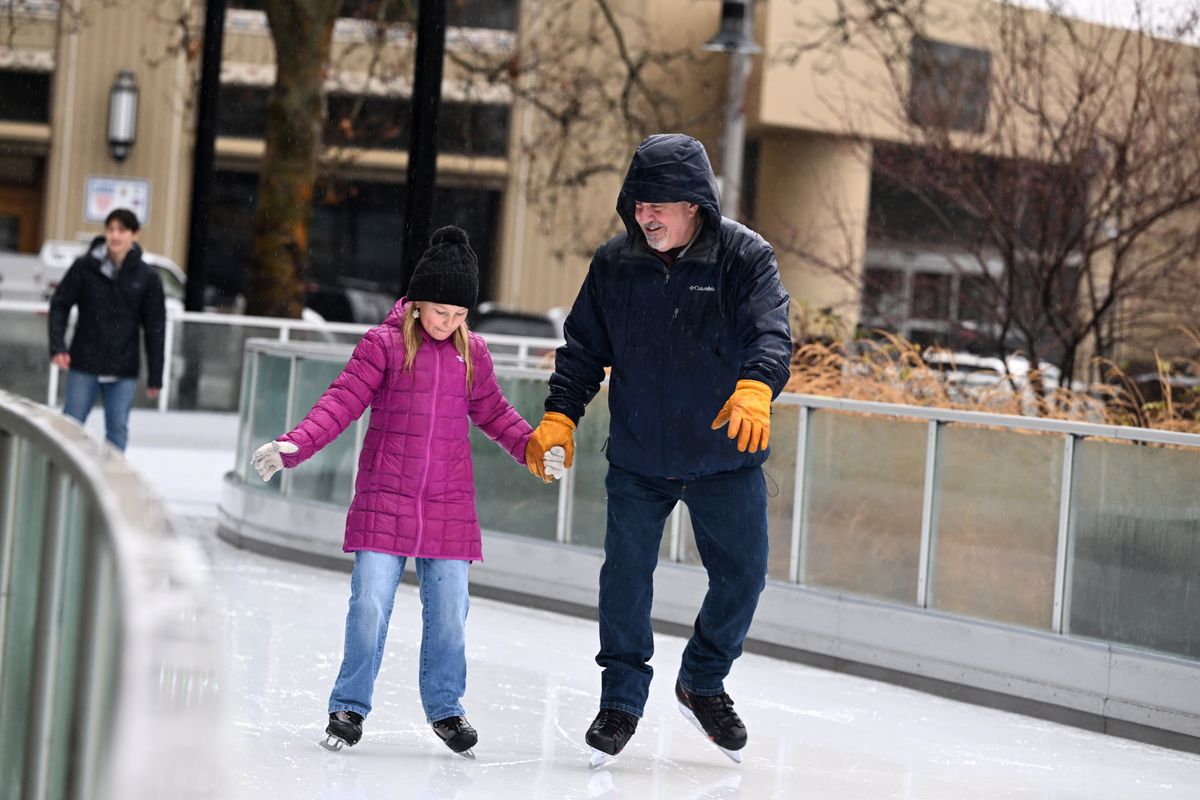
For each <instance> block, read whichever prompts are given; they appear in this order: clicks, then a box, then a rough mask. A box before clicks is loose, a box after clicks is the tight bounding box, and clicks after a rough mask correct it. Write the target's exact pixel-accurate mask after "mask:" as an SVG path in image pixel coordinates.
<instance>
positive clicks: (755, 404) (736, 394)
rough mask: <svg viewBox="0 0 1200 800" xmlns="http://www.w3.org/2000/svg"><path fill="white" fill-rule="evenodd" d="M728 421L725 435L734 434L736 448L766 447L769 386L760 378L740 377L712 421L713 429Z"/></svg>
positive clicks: (769, 402)
mask: <svg viewBox="0 0 1200 800" xmlns="http://www.w3.org/2000/svg"><path fill="white" fill-rule="evenodd" d="M727 422H728V423H729V431H728V436H729V438H730V439H733V438H735V437H736V438H737V449H738V450H739V451H740V452H743V453H744V452H746V448H747V447H748V448H750V452H751V453H757V452H758V451H759V450H766V449H767V442H768V441H770V439H771V387H770V386H767V385H766V384H765V383H763V382H762V381H754V380H740V381H738V382H737V388H735V389H734V390H733V394H731V395H730V396H729V399H728V400H726V401H725V405H724V406H722V407H721V410H720V412H719V413H718V414H717V418H716V419H714V420H713V422H712V429H713V430H714V431H715V430H716V429H717V428H720V427H721V426H722V425H724V424H725V423H727Z"/></svg>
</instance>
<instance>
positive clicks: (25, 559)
mask: <svg viewBox="0 0 1200 800" xmlns="http://www.w3.org/2000/svg"><path fill="white" fill-rule="evenodd" d="M19 447H20V449H21V453H20V456H19V459H18V463H19V464H20V466H19V468H18V473H17V492H16V496H17V497H18V498H20V500H19V502H18V503H17V509H16V524H15V526H14V533H15V536H14V539H13V552H12V566H11V568H10V570H9V574H8V575H7V576H6V577H7V580H8V581H9V584H8V585H7V586H5V587H4V590H5V594H6V597H5V603H4V609H5V620H4V664H3V669H0V706H2V707H3V708H4V713H3V714H0V786H4V787H5V788H6V791H8V790H12V791H15V793H16V794H15V795H13V796H19V795H20V794H21V786H22V782H23V780H24V773H25V753H26V748H27V747H28V746H29V744H30V742H29V732H28V730H27V718H28V716H29V708H30V704H31V703H32V702H33V668H34V664H33V655H34V650H35V644H34V642H35V633H36V631H35V628H36V625H37V605H38V584H39V583H40V578H41V572H42V539H43V536H42V531H43V529H44V527H45V521H46V498H47V493H48V488H49V473H50V464H49V461H48V460H47V458H46V456H45V454H43V453H40V452H38V451H36V450H34V449H33V448H32V447H30V446H29V445H28V444H27V443H25V442H22V443H21V444H20V445H19Z"/></svg>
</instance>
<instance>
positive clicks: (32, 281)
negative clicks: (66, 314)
mask: <svg viewBox="0 0 1200 800" xmlns="http://www.w3.org/2000/svg"><path fill="white" fill-rule="evenodd" d="M87 248H88V242H75V241H69V240H63V239H51V240H48V241H46V242H45V243H44V244H42V249H41V250H40V251H39V252H38V254H37V255H36V256H35V255H30V254H28V253H0V300H23V301H27V302H35V303H44V302H48V301H49V300H50V296H51V295H53V294H54V290H55V289H56V288H58V283H59V281H61V280H62V279H63V276H64V275H66V274H67V270H68V269H70V268H71V265H72V264H74V263H75V259H77V258H79V257H80V256H81V255H83V254H84V253H85V252H87ZM142 260H143V261H144V262H145V263H146V264H148V265H150V266H152V267H154V269H155V271H157V272H158V277H159V279H160V280H161V281H162V285H163V294H165V295H166V298H167V305H168V307H171V306H174V307H176V308H177V309H178V310H180V311H182V310H183V298H184V291H185V285H186V283H187V276H186V275H185V274H184V272H183V270H182V269H180V268H179V265H178V264H176V263H175V262H174V261H172V260H171V259H169V258H167V257H166V256H162V255H159V254H157V253H149V252H143V253H142Z"/></svg>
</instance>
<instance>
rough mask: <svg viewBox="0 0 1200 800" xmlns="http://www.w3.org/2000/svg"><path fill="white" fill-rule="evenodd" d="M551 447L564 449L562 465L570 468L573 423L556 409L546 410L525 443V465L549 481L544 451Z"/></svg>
mask: <svg viewBox="0 0 1200 800" xmlns="http://www.w3.org/2000/svg"><path fill="white" fill-rule="evenodd" d="M551 447H561V448H562V449H563V450H565V451H566V458H565V459H564V460H563V463H564V465H565V466H566V467H567V468H568V469H570V467H571V464H572V463H574V461H575V423H574V422H571V418H570V417H568V416H567V415H566V414H560V413H559V412H557V411H547V412H546V414H545V416H543V417H542V421H541V422H540V423H538V426H537V428H535V429H534V431H533V435H532V436H530V437H529V444H527V445H525V466H526V467H528V468H529V471H530V472H532V473H533V474H534V475H536V476H538V477H539V478H541V479H542V481H543V482H544V483H549V482H550V481H551V480H552V479H551V478H549V477H547V475H546V463H545V459H546V452H547V451H548V450H549V449H550V448H551Z"/></svg>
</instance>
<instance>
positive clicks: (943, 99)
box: [908, 36, 992, 133]
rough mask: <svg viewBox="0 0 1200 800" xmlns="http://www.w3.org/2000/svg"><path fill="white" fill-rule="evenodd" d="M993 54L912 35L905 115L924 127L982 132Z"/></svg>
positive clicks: (986, 108)
mask: <svg viewBox="0 0 1200 800" xmlns="http://www.w3.org/2000/svg"><path fill="white" fill-rule="evenodd" d="M991 65H992V57H991V55H990V54H989V53H988V52H987V51H985V50H976V49H974V48H971V47H959V46H958V45H953V44H947V43H945V42H937V41H933V40H932V39H925V38H923V37H920V36H918V37H915V38H914V39H913V42H912V59H911V62H910V69H911V75H910V82H909V93H908V119H909V121H911V122H912V123H914V124H916V125H920V126H922V127H927V128H944V129H950V130H958V131H971V132H974V133H982V132H983V129H984V128H985V127H986V125H987V110H988V85H989V82H990V73H991Z"/></svg>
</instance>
